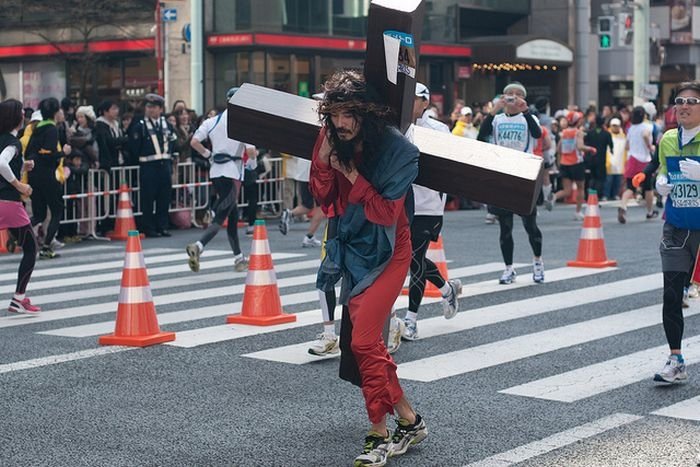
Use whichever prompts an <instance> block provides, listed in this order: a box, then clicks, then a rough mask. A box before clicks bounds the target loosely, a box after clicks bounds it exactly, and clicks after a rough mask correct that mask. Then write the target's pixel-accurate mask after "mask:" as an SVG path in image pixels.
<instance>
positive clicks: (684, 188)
mask: <svg viewBox="0 0 700 467" xmlns="http://www.w3.org/2000/svg"><path fill="white" fill-rule="evenodd" d="M674 102H675V105H676V115H677V118H678V128H675V129H672V130H668V131H667V132H666V133H664V135H663V137H662V138H661V142H660V143H659V173H658V175H657V177H656V190H657V191H658V192H659V194H660V195H662V196H667V198H666V206H665V219H666V223H665V224H664V228H663V236H662V238H661V245H660V247H659V251H660V253H661V266H662V270H663V276H664V292H663V325H664V331H665V333H666V340H667V341H668V344H669V347H670V350H671V355H670V356H669V357H668V360H667V361H666V364H665V365H664V367H663V368H662V369H661V371H659V372H658V373H656V374H655V375H654V381H657V382H661V383H675V382H679V381H683V380H686V379H687V378H688V373H687V371H686V365H685V361H684V360H683V355H682V352H681V339H682V337H683V308H682V306H683V288H684V287H685V285H686V283H687V281H688V271H690V270H691V267H692V265H693V262H694V261H695V258H696V257H697V254H698V247H699V246H700V81H692V82H687V83H682V84H680V86H679V87H678V94H677V97H676V98H675V100H674Z"/></svg>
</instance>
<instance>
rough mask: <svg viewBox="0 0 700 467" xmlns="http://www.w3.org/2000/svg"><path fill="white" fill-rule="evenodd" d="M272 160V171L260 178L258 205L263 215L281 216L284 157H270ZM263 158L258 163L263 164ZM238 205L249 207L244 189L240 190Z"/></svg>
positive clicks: (270, 160)
mask: <svg viewBox="0 0 700 467" xmlns="http://www.w3.org/2000/svg"><path fill="white" fill-rule="evenodd" d="M267 160H268V162H270V172H269V173H268V174H267V175H266V176H265V178H258V181H257V184H258V207H259V208H260V209H261V210H262V214H263V217H265V218H272V217H279V216H280V214H281V213H282V193H283V190H282V184H283V183H284V174H283V173H282V158H281V157H274V158H268V159H267ZM262 163H263V161H262V158H259V159H258V164H262ZM238 206H240V207H247V206H248V201H247V200H246V199H245V193H244V190H240V194H239V196H238Z"/></svg>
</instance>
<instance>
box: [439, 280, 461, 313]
mask: <svg viewBox="0 0 700 467" xmlns="http://www.w3.org/2000/svg"><path fill="white" fill-rule="evenodd" d="M447 284H448V285H449V286H450V292H449V293H448V294H447V296H446V297H443V298H442V314H443V315H444V316H445V319H452V318H454V317H455V316H456V315H457V312H458V311H459V296H460V295H461V294H462V281H460V280H459V279H450V280H448V281H447Z"/></svg>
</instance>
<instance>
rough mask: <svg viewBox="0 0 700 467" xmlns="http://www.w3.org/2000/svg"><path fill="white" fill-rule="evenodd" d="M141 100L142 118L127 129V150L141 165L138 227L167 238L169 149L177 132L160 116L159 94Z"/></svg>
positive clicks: (161, 111) (169, 176) (147, 235)
mask: <svg viewBox="0 0 700 467" xmlns="http://www.w3.org/2000/svg"><path fill="white" fill-rule="evenodd" d="M144 103H145V114H144V116H143V119H141V120H139V121H138V122H136V123H134V124H133V125H131V127H130V128H129V150H130V151H131V154H132V155H133V156H134V157H135V158H136V157H138V162H139V166H140V183H141V212H142V216H141V230H142V231H143V232H144V233H145V234H146V237H170V232H168V223H169V218H168V208H169V207H170V195H171V191H172V170H173V160H172V157H171V148H172V144H173V141H175V140H176V139H177V135H176V133H175V129H174V128H173V127H172V126H171V125H170V124H169V123H168V122H167V121H166V120H165V117H164V116H163V105H164V103H165V101H164V99H163V98H162V97H161V96H159V95H157V94H146V96H145V97H144ZM154 202H155V215H154V209H153V204H154Z"/></svg>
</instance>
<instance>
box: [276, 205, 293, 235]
mask: <svg viewBox="0 0 700 467" xmlns="http://www.w3.org/2000/svg"><path fill="white" fill-rule="evenodd" d="M291 221H292V211H290V210H289V209H285V210H284V211H282V215H281V216H280V225H279V228H280V233H281V234H282V235H287V232H289V223H290V222H291Z"/></svg>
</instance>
